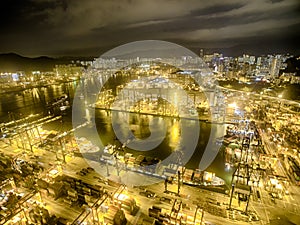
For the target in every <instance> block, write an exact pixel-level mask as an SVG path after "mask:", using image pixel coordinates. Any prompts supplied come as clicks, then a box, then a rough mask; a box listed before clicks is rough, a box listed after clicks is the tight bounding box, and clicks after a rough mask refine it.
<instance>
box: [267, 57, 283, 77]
mask: <svg viewBox="0 0 300 225" xmlns="http://www.w3.org/2000/svg"><path fill="white" fill-rule="evenodd" d="M281 63H282V62H281V56H280V55H276V56H275V57H274V58H273V59H272V62H271V68H270V76H271V77H272V78H276V77H278V75H279V69H280V67H281Z"/></svg>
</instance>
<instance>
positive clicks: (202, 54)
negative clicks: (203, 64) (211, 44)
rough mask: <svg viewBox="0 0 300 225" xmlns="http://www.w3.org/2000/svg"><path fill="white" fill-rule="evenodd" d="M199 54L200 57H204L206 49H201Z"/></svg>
mask: <svg viewBox="0 0 300 225" xmlns="http://www.w3.org/2000/svg"><path fill="white" fill-rule="evenodd" d="M199 56H200V58H203V56H204V51H203V49H200V53H199Z"/></svg>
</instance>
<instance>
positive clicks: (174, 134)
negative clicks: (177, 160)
mask: <svg viewBox="0 0 300 225" xmlns="http://www.w3.org/2000/svg"><path fill="white" fill-rule="evenodd" d="M180 132H181V128H180V123H179V121H177V120H175V119H174V122H173V125H172V126H171V127H170V128H169V134H170V139H169V143H170V146H171V147H172V148H174V149H175V148H176V147H177V145H178V144H179V143H180Z"/></svg>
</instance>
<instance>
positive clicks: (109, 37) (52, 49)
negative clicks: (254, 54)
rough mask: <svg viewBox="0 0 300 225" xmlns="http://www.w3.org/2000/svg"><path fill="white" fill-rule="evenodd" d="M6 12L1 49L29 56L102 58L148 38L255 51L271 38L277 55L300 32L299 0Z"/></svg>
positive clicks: (33, 6) (88, 2)
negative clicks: (117, 47) (92, 56)
mask: <svg viewBox="0 0 300 225" xmlns="http://www.w3.org/2000/svg"><path fill="white" fill-rule="evenodd" d="M1 8H2V12H3V13H2V14H1V16H0V19H1V21H0V25H1V27H0V30H1V36H0V42H1V43H2V45H1V47H0V52H11V51H14V52H18V53H21V54H23V55H45V54H48V55H91V54H93V55H95V54H96V55H100V54H101V53H102V52H103V51H105V50H108V49H109V48H111V47H114V46H117V45H119V44H125V43H127V42H130V41H136V40H143V39H161V40H167V41H168V40H169V41H175V42H176V43H179V44H184V45H185V46H187V47H188V46H191V47H192V48H234V46H247V48H251V45H252V47H253V49H256V48H257V43H264V44H268V40H270V39H272V40H274V41H272V42H269V43H272V44H270V47H272V49H273V50H274V51H276V50H277V49H282V50H284V49H283V48H284V47H286V50H290V49H291V46H290V45H287V44H285V42H289V43H292V42H291V40H296V38H297V37H298V36H299V35H298V33H300V29H299V21H300V14H299V3H298V1H297V0H282V1H278V0H272V1H271V0H257V1H246V0H228V1H217V0H211V1H199V0H188V1H182V0H152V1H148V0H128V1H119V0H102V1H100V0H85V1H81V0H6V1H2V3H1ZM291 28H292V29H291ZM293 44H294V52H298V51H299V43H297V42H295V41H293ZM287 46H288V47H287ZM241 51H242V50H241Z"/></svg>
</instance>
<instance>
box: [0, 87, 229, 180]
mask: <svg viewBox="0 0 300 225" xmlns="http://www.w3.org/2000/svg"><path fill="white" fill-rule="evenodd" d="M75 89H76V83H75V82H71V83H62V84H57V85H51V86H48V87H42V88H34V89H30V90H26V91H21V92H13V93H9V94H3V95H2V96H1V100H0V122H1V123H2V122H7V121H9V120H10V119H11V118H9V117H11V116H9V112H13V114H14V119H19V118H22V117H24V116H26V115H29V114H36V113H47V112H45V105H46V104H47V103H48V102H50V101H52V100H53V99H55V98H58V97H60V96H61V95H63V94H67V95H68V96H69V97H70V98H71V102H72V98H73V97H74V92H75ZM71 116H72V112H71V109H70V110H69V111H68V113H67V114H66V115H64V116H63V121H56V122H53V123H50V124H47V126H46V127H45V128H47V129H59V130H60V131H64V130H69V129H71V128H72V118H71ZM154 118H155V116H153V115H141V114H138V113H131V114H130V130H131V132H132V133H133V134H134V136H135V137H137V138H140V139H145V138H147V137H148V136H150V135H151V132H157V131H156V130H150V129H149V124H150V123H151V122H152V120H154ZM122 119H123V118H118V117H117V118H114V120H122ZM62 122H63V123H62ZM95 122H96V128H97V133H96V134H95V133H94V131H92V130H90V131H89V130H88V129H85V131H84V132H82V134H81V135H82V136H85V137H87V138H88V139H89V140H91V141H92V142H93V143H94V144H97V145H99V140H101V143H102V144H103V145H106V144H116V145H119V146H121V145H122V144H121V143H118V140H117V139H116V135H115V133H114V129H113V126H112V113H111V112H110V111H109V110H101V109H96V110H95ZM158 123H164V124H165V125H164V126H166V134H165V137H164V138H163V139H162V142H161V143H160V144H159V145H158V146H157V147H156V148H154V149H152V150H149V151H143V152H140V151H136V150H131V149H129V148H128V149H127V151H128V152H129V153H132V154H133V155H135V156H137V155H140V154H143V155H145V156H149V157H153V158H155V157H157V158H159V159H160V160H163V159H165V158H166V157H168V156H169V155H171V154H172V152H174V150H175V149H176V146H178V144H180V142H181V141H182V139H181V129H180V119H178V118H177V119H175V118H172V117H160V118H158ZM199 126H200V135H199V139H198V143H197V144H196V149H195V150H194V151H193V153H192V154H191V157H190V159H189V160H188V161H187V162H186V164H185V167H186V168H190V169H197V168H198V167H199V163H200V160H201V158H202V156H203V153H204V151H206V150H207V149H206V148H207V144H208V141H209V138H210V135H213V136H214V137H216V138H217V137H221V136H222V135H223V134H222V133H211V131H212V130H213V129H212V128H213V126H220V125H218V124H211V123H206V122H199ZM157 129H159V126H157ZM99 138H100V139H99ZM187 141H188V140H187ZM216 146H217V145H216ZM219 147H220V146H218V148H219ZM206 170H207V171H210V172H214V173H215V175H216V176H218V177H220V178H222V179H224V180H225V182H226V183H229V182H230V180H231V174H232V171H226V170H225V163H224V156H223V153H222V151H220V152H219V153H218V154H216V157H215V158H214V160H213V161H212V163H211V164H210V165H209V166H208V168H207V169H206Z"/></svg>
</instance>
